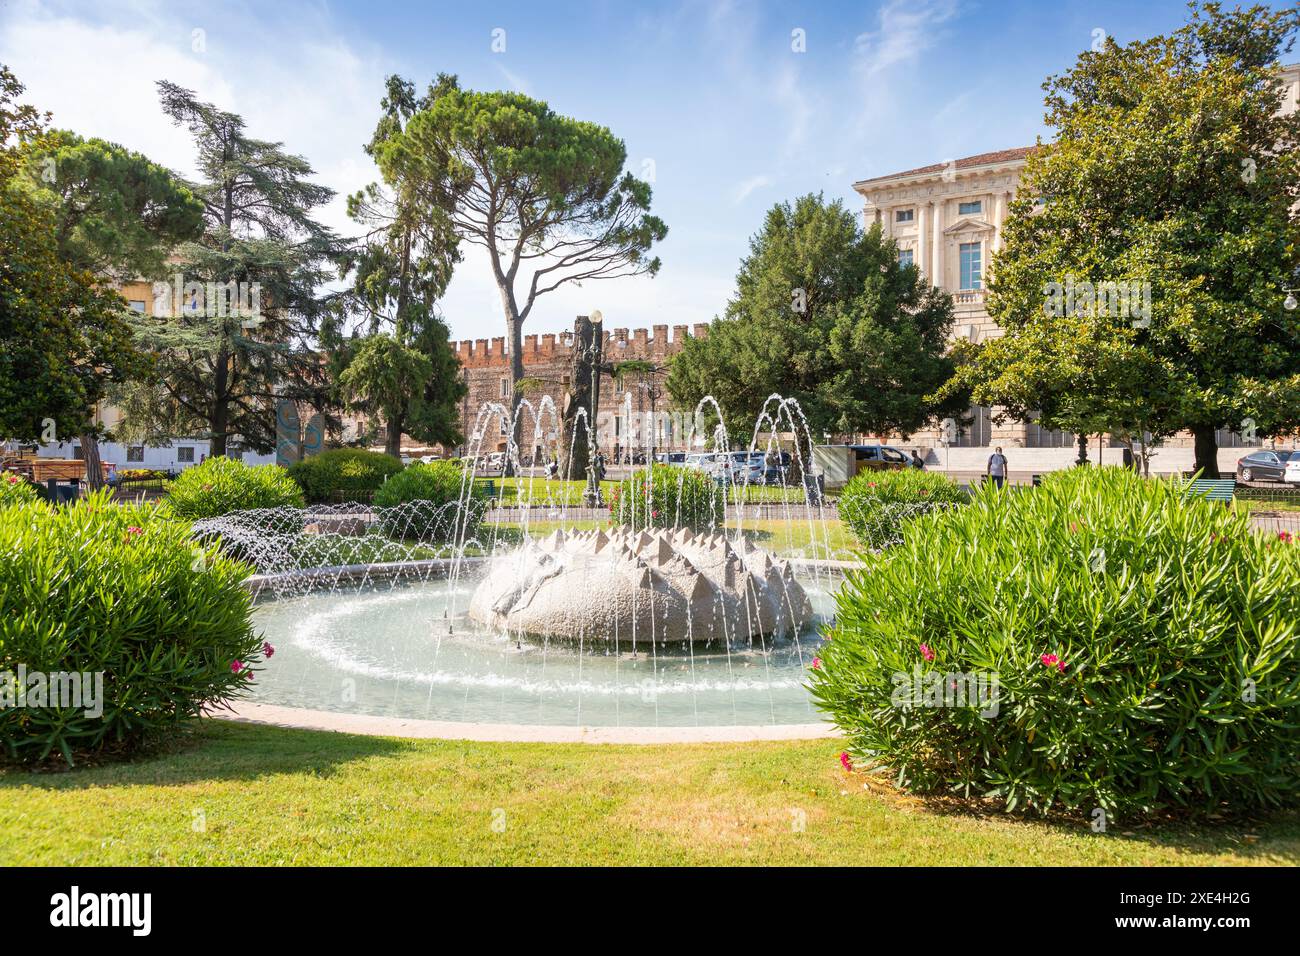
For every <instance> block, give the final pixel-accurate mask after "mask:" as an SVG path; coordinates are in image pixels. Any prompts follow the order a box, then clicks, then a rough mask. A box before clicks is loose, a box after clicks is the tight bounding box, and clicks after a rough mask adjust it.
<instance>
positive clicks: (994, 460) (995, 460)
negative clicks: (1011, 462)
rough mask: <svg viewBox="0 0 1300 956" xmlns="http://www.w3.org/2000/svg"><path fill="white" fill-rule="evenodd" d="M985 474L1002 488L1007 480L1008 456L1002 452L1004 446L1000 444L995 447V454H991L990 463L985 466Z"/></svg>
mask: <svg viewBox="0 0 1300 956" xmlns="http://www.w3.org/2000/svg"><path fill="white" fill-rule="evenodd" d="M984 474H985V475H986V476H987V477H988V478H991V479H992V480H993V484H995V485H997V486H998V489H999V490H1001V488H1002V486H1003V485H1004V484H1006V480H1007V456H1006V455H1004V454H1002V446H1001V445H998V446H997V447H996V448H994V449H993V454H991V455H989V463H988V464H987V465H985V466H984Z"/></svg>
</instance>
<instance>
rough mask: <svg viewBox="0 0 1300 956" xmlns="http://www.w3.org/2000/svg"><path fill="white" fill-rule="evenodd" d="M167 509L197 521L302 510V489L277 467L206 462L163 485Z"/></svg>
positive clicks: (228, 460) (233, 460) (234, 461)
mask: <svg viewBox="0 0 1300 956" xmlns="http://www.w3.org/2000/svg"><path fill="white" fill-rule="evenodd" d="M165 488H166V491H167V501H166V507H167V509H168V510H169V511H170V512H171V513H172V514H173V515H175V516H176V517H178V518H185V519H187V520H190V521H196V520H200V519H203V518H217V517H220V516H221V515H225V514H229V513H230V512H232V511H248V510H250V509H253V508H281V507H288V508H302V507H304V506H305V505H306V501H305V500H304V498H303V493H302V488H300V487H299V486H298V483H297V482H296V481H294V480H293V479H292V478H290V477H289V473H288V472H287V471H286V470H285V469H284V468H281V467H280V466H279V465H246V464H244V463H243V462H242V461H239V460H238V459H236V458H225V457H214V458H209V459H208V460H207V461H205V462H203V464H201V465H195V466H194V467H193V468H187V469H185V471H183V472H181V474H180V477H179V478H177V479H176V480H175V481H169V482H167V483H166V485H165Z"/></svg>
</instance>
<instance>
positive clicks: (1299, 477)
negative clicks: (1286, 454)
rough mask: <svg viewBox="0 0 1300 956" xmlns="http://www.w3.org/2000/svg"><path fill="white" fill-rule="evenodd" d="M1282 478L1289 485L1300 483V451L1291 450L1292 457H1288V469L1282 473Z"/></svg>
mask: <svg viewBox="0 0 1300 956" xmlns="http://www.w3.org/2000/svg"><path fill="white" fill-rule="evenodd" d="M1282 480H1283V481H1285V482H1286V483H1287V484H1288V485H1300V451H1293V452H1291V457H1290V458H1288V459H1287V463H1286V471H1284V472H1283V473H1282Z"/></svg>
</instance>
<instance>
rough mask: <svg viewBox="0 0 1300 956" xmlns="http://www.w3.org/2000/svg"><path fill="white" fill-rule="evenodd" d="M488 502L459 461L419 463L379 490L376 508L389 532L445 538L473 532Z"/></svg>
mask: <svg viewBox="0 0 1300 956" xmlns="http://www.w3.org/2000/svg"><path fill="white" fill-rule="evenodd" d="M485 506H486V502H485V500H484V495H483V492H482V490H481V489H480V488H479V487H478V486H477V485H476V484H475V482H474V480H473V476H472V475H470V474H468V473H466V471H465V469H464V468H462V467H461V466H460V465H458V464H456V463H455V462H451V461H435V462H432V463H430V464H424V463H423V462H415V463H414V464H411V465H407V466H406V467H405V468H403V469H402V470H401V471H399V472H398V473H397V474H395V475H393V477H391V478H389V479H388V480H387V481H386V482H384V484H383V485H382V486H381V487H380V488H379V490H378V491H376V492H375V499H374V507H375V510H376V512H377V514H378V518H379V526H380V529H381V530H382V531H383V533H384V534H387V535H389V536H390V537H395V538H416V539H419V540H421V541H444V540H447V539H449V538H453V537H458V536H462V535H468V534H473V531H474V527H475V526H476V525H477V523H478V521H479V519H480V518H481V516H482V513H483V508H484V507H485Z"/></svg>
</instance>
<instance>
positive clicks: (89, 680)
mask: <svg viewBox="0 0 1300 956" xmlns="http://www.w3.org/2000/svg"><path fill="white" fill-rule="evenodd" d="M248 571H249V569H248V568H247V567H245V566H244V565H242V564H239V563H237V562H235V561H232V560H230V559H228V558H226V557H224V556H223V555H222V554H221V553H220V552H219V551H217V550H216V549H215V548H212V547H207V548H203V547H199V546H197V545H196V544H195V543H194V542H193V541H192V540H191V538H190V529H189V524H188V522H184V521H178V520H176V519H174V518H171V517H169V516H168V515H167V514H166V512H164V511H163V510H162V509H158V508H155V507H152V506H140V505H117V504H113V503H112V501H111V496H110V494H109V493H108V492H107V491H101V492H98V493H95V494H91V495H88V496H86V497H85V498H83V499H82V500H81V501H79V502H77V503H75V504H71V505H65V506H62V507H58V508H51V507H48V506H46V505H44V504H41V503H35V502H29V503H25V504H17V505H14V506H12V507H8V508H3V509H0V701H3V702H4V704H5V706H2V707H0V759H4V760H6V761H11V762H18V763H39V762H42V761H45V760H47V759H51V758H53V759H57V758H60V757H61V758H62V759H63V760H65V761H67V762H68V763H73V762H74V761H77V760H79V759H80V758H81V757H83V756H86V755H91V754H98V755H117V756H120V755H126V754H130V753H132V752H134V751H136V750H138V749H140V748H142V747H146V746H148V745H149V744H151V743H153V742H155V741H157V740H158V739H159V738H160V737H161V736H163V735H164V734H166V733H167V732H168V731H171V730H174V729H175V728H176V727H177V726H178V725H180V724H181V723H183V722H185V721H188V720H191V719H193V718H195V717H198V716H199V715H200V713H201V712H202V711H203V709H204V708H205V707H209V706H217V705H221V704H224V703H227V702H229V701H232V700H234V699H236V698H238V697H239V696H240V694H241V693H242V692H243V691H244V690H245V689H246V688H247V686H248V684H249V682H250V680H251V679H252V678H253V674H254V672H255V671H256V670H257V669H258V666H259V665H260V663H261V660H262V658H263V657H265V656H267V655H266V652H265V649H264V645H263V642H262V640H261V638H260V637H259V636H258V634H257V633H256V632H255V631H254V629H253V624H252V600H251V598H250V596H249V593H248V591H247V590H246V589H245V588H244V587H243V586H242V585H241V583H240V582H241V581H242V580H243V578H244V577H245V576H246V575H247V574H248ZM20 674H21V675H22V676H23V678H24V681H23V688H22V689H21V692H20V688H19V687H18V686H17V680H18V676H19V675H20ZM38 674H39V675H42V676H41V677H40V678H39V680H38V679H37V678H36V676H35V675H38ZM96 674H98V675H100V677H99V678H98V679H96V678H95V677H94V675H96ZM72 675H79V676H78V677H76V678H74V677H73V676H72ZM83 678H84V679H83ZM56 686H61V687H62V688H63V689H64V691H65V692H66V693H71V692H72V691H73V690H74V689H79V691H80V694H81V696H80V698H79V699H78V698H72V697H67V696H64V697H63V698H62V699H54V698H53V697H52V696H51V693H50V692H51V690H52V689H53V688H54V687H56ZM96 686H98V687H99V688H100V692H99V693H96V691H95V688H96ZM20 702H21V703H20ZM60 704H79V706H59V705H60ZM88 711H89V713H87V712H88Z"/></svg>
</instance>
